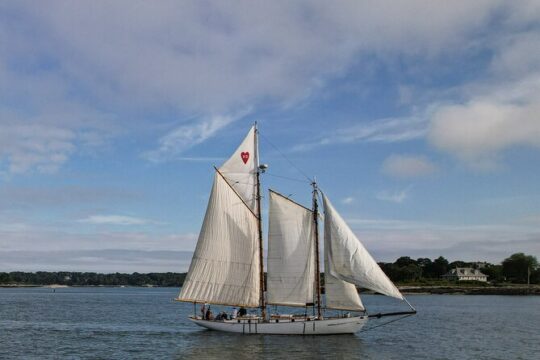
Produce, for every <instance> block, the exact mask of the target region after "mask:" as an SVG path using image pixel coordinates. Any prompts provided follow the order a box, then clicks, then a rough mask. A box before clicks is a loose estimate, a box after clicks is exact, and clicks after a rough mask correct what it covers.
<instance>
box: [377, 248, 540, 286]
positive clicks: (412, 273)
mask: <svg viewBox="0 0 540 360" xmlns="http://www.w3.org/2000/svg"><path fill="white" fill-rule="evenodd" d="M379 266H380V267H381V268H382V269H383V271H384V272H385V273H386V275H388V277H389V278H390V279H391V280H392V281H394V282H398V283H407V282H423V281H424V282H426V281H433V280H439V279H441V277H442V276H443V275H445V274H447V273H448V272H449V271H450V270H451V269H455V268H457V267H469V268H475V269H478V270H480V271H481V272H482V273H484V274H485V275H487V276H488V281H489V282H492V283H503V282H508V283H516V284H526V283H527V281H528V280H529V281H530V283H531V284H539V283H540V268H539V267H538V260H537V259H536V257H534V256H532V255H525V254H524V253H515V254H512V255H510V256H509V257H508V258H506V259H504V260H503V261H502V263H501V264H490V263H487V262H466V261H460V260H458V261H453V262H449V261H448V260H447V259H445V258H444V257H443V256H439V257H438V258H436V259H434V260H431V259H429V258H418V259H416V260H415V259H412V258H410V257H408V256H402V257H400V258H399V259H397V260H396V261H395V262H393V263H379Z"/></svg>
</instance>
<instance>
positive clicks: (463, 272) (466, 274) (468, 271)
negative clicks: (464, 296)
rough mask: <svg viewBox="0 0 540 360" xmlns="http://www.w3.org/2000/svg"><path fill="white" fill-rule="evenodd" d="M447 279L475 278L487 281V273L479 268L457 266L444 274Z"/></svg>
mask: <svg viewBox="0 0 540 360" xmlns="http://www.w3.org/2000/svg"><path fill="white" fill-rule="evenodd" d="M442 277H443V278H445V279H447V280H459V281H461V280H475V281H484V282H487V275H486V274H483V273H482V272H481V271H480V270H478V269H473V268H455V269H452V270H450V271H449V272H448V273H447V274H445V275H443V276H442Z"/></svg>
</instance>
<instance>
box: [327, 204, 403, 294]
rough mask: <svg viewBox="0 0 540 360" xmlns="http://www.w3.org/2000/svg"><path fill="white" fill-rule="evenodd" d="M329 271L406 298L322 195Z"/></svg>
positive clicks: (350, 280)
mask: <svg viewBox="0 0 540 360" xmlns="http://www.w3.org/2000/svg"><path fill="white" fill-rule="evenodd" d="M323 201H324V213H325V221H324V239H325V240H324V243H325V251H326V252H327V267H326V272H327V273H328V272H330V274H331V275H333V276H335V277H336V278H338V279H340V280H343V281H346V282H349V283H351V284H355V285H357V286H360V287H364V288H367V289H370V290H373V291H376V292H378V293H380V294H384V295H387V296H391V297H395V298H397V299H403V295H401V293H400V292H399V290H398V289H397V288H396V286H395V285H394V284H393V283H392V281H390V279H389V278H388V277H387V276H386V274H385V273H384V272H383V271H382V270H381V268H380V267H379V265H378V264H377V262H376V261H375V260H374V259H373V258H372V257H371V255H370V254H369V253H368V251H367V250H366V248H365V247H364V246H363V245H362V243H361V242H360V240H358V238H357V237H356V236H355V235H354V233H353V232H352V230H351V229H350V228H349V226H347V224H346V223H345V221H344V220H343V218H342V217H341V216H340V215H339V214H338V213H337V211H336V210H335V209H334V207H333V206H332V204H331V203H330V201H329V200H328V198H327V197H326V196H325V195H324V194H323Z"/></svg>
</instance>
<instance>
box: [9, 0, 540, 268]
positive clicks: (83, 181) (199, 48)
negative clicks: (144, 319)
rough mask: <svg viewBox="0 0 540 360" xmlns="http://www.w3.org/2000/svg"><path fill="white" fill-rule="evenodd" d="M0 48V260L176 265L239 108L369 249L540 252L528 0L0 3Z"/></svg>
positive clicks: (536, 93)
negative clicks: (313, 178) (319, 190)
mask: <svg viewBox="0 0 540 360" xmlns="http://www.w3.org/2000/svg"><path fill="white" fill-rule="evenodd" d="M0 43H1V44H2V45H1V46H0V271H14V270H78V271H102V272H109V271H126V272H131V271H139V272H147V271H185V270H186V269H187V266H188V264H189V260H190V257H191V252H192V250H193V249H194V246H195V242H196V239H197V234H198V231H199V228H200V225H201V222H202V217H203V215H204V210H205V207H206V201H207V198H208V194H209V190H210V186H211V181H212V176H213V173H212V165H214V164H215V165H220V164H221V163H222V162H223V161H224V160H225V159H226V158H227V157H228V156H229V155H230V154H231V153H232V152H233V151H234V150H235V149H236V146H237V145H238V143H239V142H240V141H241V140H242V139H243V137H244V136H245V134H246V132H247V131H248V129H249V126H250V125H251V124H252V123H253V122H255V121H257V122H258V124H259V128H260V131H261V133H262V137H261V139H260V151H261V161H262V162H265V163H268V164H269V165H270V169H269V172H268V173H267V174H265V175H264V177H263V183H264V186H265V187H272V188H273V189H275V190H278V191H281V192H283V193H284V194H286V195H289V194H292V197H293V198H294V199H295V200H297V201H299V202H302V203H304V204H306V205H309V203H310V189H309V186H308V184H307V183H306V182H305V181H304V182H303V180H304V177H303V175H302V174H301V173H300V172H299V171H297V169H295V168H294V167H292V166H291V165H290V163H289V160H290V161H292V162H293V163H294V164H295V165H296V166H297V167H299V168H300V169H301V171H302V172H303V173H305V174H308V176H316V177H317V180H318V182H319V184H320V186H321V187H322V189H323V190H325V191H326V193H327V194H328V196H329V197H330V198H331V199H332V200H333V202H334V204H335V206H336V208H337V209H338V211H340V212H341V213H342V215H343V216H344V218H345V219H346V220H347V221H348V222H349V223H350V225H351V227H352V228H353V230H354V231H355V232H356V234H357V235H358V237H359V238H360V239H361V240H362V241H363V242H364V243H365V245H366V247H367V248H368V250H370V251H371V252H372V254H373V255H374V257H375V258H376V259H377V260H379V261H393V260H395V259H396V258H397V257H398V256H401V255H408V256H411V257H414V258H416V257H425V256H427V257H435V256H439V255H443V256H445V257H447V258H449V259H451V260H454V259H464V260H487V261H491V262H499V261H501V260H502V259H504V258H505V257H507V256H508V255H510V254H511V253H514V252H525V253H529V254H532V255H535V256H537V257H538V256H540V186H539V185H538V184H540V161H539V157H540V151H539V150H540V149H539V148H540V115H539V114H540V5H539V3H538V2H537V1H532V0H531V1H519V2H510V1H496V0H489V1H481V0H480V1H474V2H471V1H453V2H445V3H441V2H434V1H427V0H426V1H420V0H418V1H414V0H413V1H407V2H395V1H376V2H373V1H338V2H332V3H329V2H326V1H309V2H307V1H296V2H290V1H273V2H243V1H235V2H227V3H225V2H217V1H216V2H214V1H205V2H201V1H184V2H181V3H178V2H174V1H171V2H169V1H161V2H159V4H154V3H150V2H139V1H116V2H114V3H108V2H107V3H106V2H72V1H51V2H49V3H48V4H47V6H46V7H45V6H43V7H40V6H36V4H35V2H30V1H29V2H26V1H8V2H3V3H2V5H0ZM276 148H277V149H279V151H278V150H276ZM282 154H285V156H286V158H284V157H283V156H282ZM287 159H288V160H287ZM285 178H290V179H285Z"/></svg>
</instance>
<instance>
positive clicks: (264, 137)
mask: <svg viewBox="0 0 540 360" xmlns="http://www.w3.org/2000/svg"><path fill="white" fill-rule="evenodd" d="M259 136H260V137H262V138H263V139H264V141H266V142H267V143H268V144H270V145H271V146H272V147H273V148H274V149H275V150H276V151H277V152H278V153H279V154H280V155H281V156H282V157H283V158H284V159H285V160H287V162H288V163H289V164H291V166H292V167H293V168H295V169H296V171H298V172H299V173H300V174H302V175H303V176H304V177H305V178H306V179H308V181H309V182H312V181H313V180H312V179H311V178H310V177H309V176H307V175H306V173H305V172H303V171H302V169H300V168H299V167H298V166H296V165H295V164H294V163H293V162H292V161H291V160H290V159H289V158H288V157H287V156H286V155H285V154H284V153H283V152H282V151H281V150H279V148H278V147H277V146H276V145H274V144H273V143H272V142H271V141H270V140H268V138H267V137H266V136H264V135H263V134H261V133H260V132H259Z"/></svg>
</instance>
